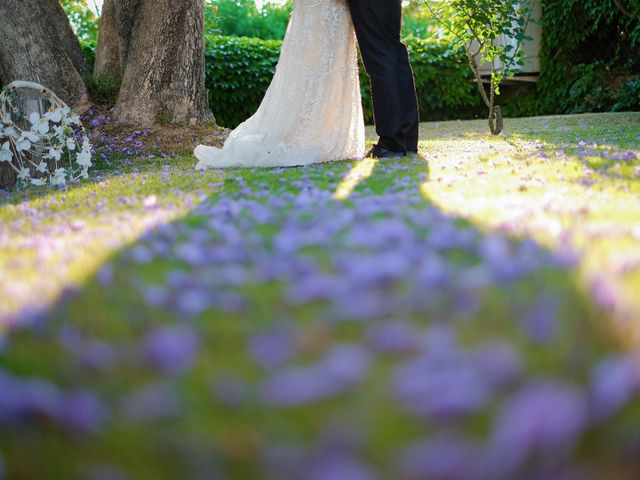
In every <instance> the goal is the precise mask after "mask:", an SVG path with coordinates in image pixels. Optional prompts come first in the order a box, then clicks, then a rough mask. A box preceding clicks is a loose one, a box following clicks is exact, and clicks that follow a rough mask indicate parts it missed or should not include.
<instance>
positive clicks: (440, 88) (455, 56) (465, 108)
mask: <svg viewBox="0 0 640 480" xmlns="http://www.w3.org/2000/svg"><path fill="white" fill-rule="evenodd" d="M406 43H407V46H408V49H409V55H410V56H411V60H412V64H413V69H414V73H415V78H416V89H417V91H418V98H419V103H420V109H421V118H422V120H444V119H451V118H470V117H473V116H475V115H476V114H477V112H478V111H481V110H480V107H481V105H480V102H479V100H478V98H477V96H476V94H475V86H474V85H473V83H471V77H470V73H469V69H468V67H467V65H466V63H465V60H464V53H463V52H461V51H459V50H456V49H453V48H452V47H451V45H450V44H448V43H446V42H440V41H434V40H423V39H419V38H414V37H410V38H408V39H407V40H406ZM281 45H282V43H281V42H280V41H275V40H270V41H265V40H260V39H255V38H238V37H221V36H208V37H207V50H206V52H207V53H206V55H207V88H208V89H209V101H210V104H211V108H212V110H213V112H214V114H215V115H216V119H217V120H218V123H220V124H221V125H224V126H226V127H231V128H232V127H235V126H237V125H238V124H239V123H240V122H242V121H243V120H245V119H247V118H248V117H250V116H251V115H252V114H253V113H254V112H255V111H256V110H257V108H258V106H259V105H260V101H261V100H262V98H263V96H264V94H265V92H266V90H267V88H268V86H269V84H270V82H271V79H272V77H273V74H274V72H275V67H276V64H277V62H278V58H279V54H280V47H281ZM362 72H363V73H362V78H361V83H362V94H363V101H364V110H365V118H366V120H367V122H368V123H371V122H372V121H373V112H372V106H371V89H370V86H369V80H368V78H367V76H366V74H365V73H364V69H362Z"/></svg>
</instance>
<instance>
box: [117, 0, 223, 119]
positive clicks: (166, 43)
mask: <svg viewBox="0 0 640 480" xmlns="http://www.w3.org/2000/svg"><path fill="white" fill-rule="evenodd" d="M116 7H117V8H116V10H117V23H118V35H119V38H120V42H119V45H120V57H121V59H122V60H123V64H124V69H123V80H122V87H121V89H120V95H119V98H118V104H117V105H116V115H117V117H118V118H119V119H120V120H121V121H122V122H123V123H135V124H142V125H149V124H152V123H155V122H158V121H165V122H169V123H188V124H190V125H195V124H199V123H205V122H211V121H214V118H213V114H212V113H211V110H210V109H209V105H208V101H207V91H206V88H205V65H204V18H203V17H204V2H203V0H116Z"/></svg>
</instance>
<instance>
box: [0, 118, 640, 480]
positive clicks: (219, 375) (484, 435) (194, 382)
mask: <svg viewBox="0 0 640 480" xmlns="http://www.w3.org/2000/svg"><path fill="white" fill-rule="evenodd" d="M100 121H102V120H99V122H100ZM143 136H144V135H143ZM135 138H138V136H136V137H132V140H135ZM377 168H378V170H377V174H378V175H381V176H383V177H385V179H386V180H388V181H387V182H386V183H385V187H384V189H383V190H378V186H377V185H376V183H375V181H371V183H365V184H363V185H360V186H359V188H357V189H356V190H355V191H354V192H353V193H352V195H351V196H350V197H349V199H348V200H347V201H344V202H343V201H338V200H336V199H335V198H334V192H335V191H336V190H337V189H338V186H339V185H338V184H339V182H340V180H341V177H342V176H343V174H344V173H345V172H344V171H343V170H344V165H339V164H338V165H335V166H332V167H326V166H313V167H308V168H304V169H300V170H297V171H296V172H297V174H296V175H295V176H296V178H295V179H294V180H286V181H284V182H281V181H279V180H278V178H281V175H282V171H280V170H278V169H276V170H271V171H265V172H261V174H260V175H259V176H252V175H247V177H246V178H244V177H243V176H242V175H240V174H234V173H230V174H227V176H226V178H225V180H224V187H225V188H224V190H223V191H222V192H221V193H215V194H214V196H213V197H212V198H211V199H209V200H205V201H203V202H202V203H201V204H200V205H198V206H197V207H196V208H195V209H194V211H193V212H192V215H191V216H190V217H189V218H188V219H187V220H186V221H182V220H181V221H176V222H174V223H171V224H164V225H161V226H160V227H158V228H157V229H155V230H154V231H151V232H148V233H146V234H145V235H144V236H143V237H142V238H141V239H140V240H139V241H138V242H137V243H136V244H135V245H133V246H131V247H130V248H127V249H126V250H125V251H124V252H123V253H122V254H121V255H120V256H119V257H118V258H117V259H116V260H115V261H113V262H112V263H110V264H109V265H108V266H106V267H105V268H103V270H102V272H101V273H100V274H98V276H97V278H96V284H95V285H94V287H95V288H98V289H100V291H101V292H103V291H107V292H110V291H112V290H115V291H123V292H126V299H125V300H123V302H124V303H123V304H122V305H120V309H121V310H122V312H124V313H123V316H126V320H123V319H122V318H117V319H113V323H112V319H110V318H109V319H104V318H102V320H101V321H103V322H104V323H105V325H102V324H100V323H99V322H97V324H98V326H97V327H96V328H95V330H96V332H102V334H101V335H99V334H97V333H92V335H94V336H89V335H88V334H84V333H83V334H81V333H80V332H79V331H77V330H76V329H74V328H72V327H71V326H70V325H69V324H68V323H67V317H66V315H68V314H70V312H71V314H72V312H73V305H74V300H73V299H72V300H71V301H70V305H71V307H69V308H68V309H65V308H66V307H63V310H62V313H60V316H61V318H62V319H63V321H62V326H61V327H60V328H59V329H58V331H57V335H55V341H54V343H55V347H56V348H57V347H62V350H63V351H64V352H65V355H66V357H65V359H66V361H67V362H68V363H69V364H70V365H72V368H70V369H68V370H65V371H64V373H63V374H61V373H59V372H58V373H56V374H52V375H53V376H59V377H60V379H59V380H60V381H59V382H58V381H56V384H59V385H62V384H65V385H72V386H74V388H70V389H69V390H68V391H67V390H66V389H65V390H64V391H63V389H62V388H59V387H56V386H55V385H54V383H53V382H52V381H48V380H39V379H28V378H18V377H17V376H16V375H15V374H13V373H9V372H8V369H7V371H4V370H0V426H5V425H6V426H10V427H12V428H21V427H23V426H24V425H26V424H29V425H31V426H33V427H34V428H35V430H36V431H38V429H40V428H46V426H47V425H48V424H49V423H53V424H55V425H60V426H62V427H64V428H65V429H68V430H71V431H74V432H82V433H93V434H95V435H96V436H97V438H98V439H100V438H101V437H100V434H101V430H100V427H102V426H103V425H104V424H105V422H108V421H114V422H119V423H117V425H118V427H120V428H122V429H123V431H127V432H128V431H129V430H128V429H133V430H134V431H135V432H137V433H138V434H140V435H143V437H144V438H145V439H146V440H147V441H148V442H149V443H150V444H153V446H154V447H157V448H158V449H159V451H166V452H173V453H171V455H175V456H176V457H175V459H176V464H180V465H185V467H184V468H185V470H184V472H181V473H182V474H183V475H186V476H189V477H193V478H200V477H202V476H204V473H203V471H197V470H198V468H199V467H197V466H198V465H205V464H206V465H209V463H207V462H210V461H211V459H212V458H215V459H216V460H217V459H218V458H219V459H220V465H221V466H220V467H219V468H220V469H221V471H223V472H224V473H223V474H221V475H220V476H221V477H225V478H226V477H230V478H263V477H266V478H279V479H283V480H289V479H291V480H296V479H301V478H305V479H312V480H329V479H331V480H374V479H377V478H406V479H409V480H414V479H415V480H423V479H431V478H434V479H448V480H466V479H469V480H472V479H473V480H494V479H520V478H576V479H582V478H586V476H583V475H582V472H583V470H582V468H583V463H584V462H588V461H595V462H598V461H600V460H602V459H603V458H605V457H607V458H608V456H609V455H610V454H611V453H612V452H616V451H617V449H619V448H623V447H628V446H629V445H633V441H635V440H637V439H638V437H637V435H635V436H634V433H633V432H632V431H631V428H632V427H631V426H633V427H635V426H637V425H638V420H637V419H633V418H632V419H631V420H630V421H629V422H630V423H629V425H631V426H630V427H629V430H627V433H625V434H622V435H621V434H619V433H618V431H617V430H614V429H613V430H610V428H612V427H610V426H609V424H608V422H609V421H610V420H612V419H615V418H617V417H618V416H619V415H625V414H627V413H628V411H629V409H630V408H634V407H635V408H637V406H638V405H639V404H640V364H639V363H638V362H637V361H636V359H635V358H634V357H633V356H631V355H629V354H623V353H619V352H613V351H612V350H614V348H613V347H611V346H610V345H608V344H606V343H604V342H603V341H601V339H599V338H598V337H597V334H596V333H594V332H590V331H589V332H588V331H587V329H589V328H591V325H590V321H591V320H593V318H591V317H589V315H590V313H585V312H586V309H583V308H575V309H574V310H572V308H574V307H575V305H573V303H575V302H581V301H582V297H581V296H579V295H578V294H576V293H575V292H573V291H572V290H571V288H572V284H573V281H572V280H571V278H570V274H571V272H570V269H571V268H572V267H573V266H575V263H576V259H575V256H574V255H573V254H572V252H567V251H560V252H549V251H547V250H545V249H544V248H542V247H540V246H539V245H538V244H536V243H535V242H533V241H531V240H521V241H514V240H513V239H510V238H508V237H507V236H505V235H503V234H499V233H491V234H485V233H483V232H481V231H479V230H478V229H475V228H473V227H472V226H470V225H469V224H468V223H465V222H462V221H460V220H459V219H457V218H454V217H452V216H450V215H446V214H444V213H443V212H441V211H440V210H438V209H437V208H435V207H434V206H433V205H429V204H428V203H426V202H425V200H424V199H423V198H422V197H421V195H420V194H419V192H418V191H417V189H416V188H415V182H416V177H417V175H416V170H418V169H424V165H423V164H422V163H421V162H420V161H418V160H415V161H414V162H413V163H410V162H407V163H404V164H403V163H400V164H386V163H382V164H380V165H379V166H378V167H377ZM292 176H294V175H292ZM256 179H258V180H256ZM423 179H424V178H421V180H423ZM267 180H269V181H270V182H269V183H261V182H266V181H267ZM274 185H275V186H274ZM220 186H221V184H220V185H216V186H215V187H216V188H219V187H220ZM412 187H413V188H412ZM153 204H154V202H153V201H152V200H149V201H148V203H147V205H146V206H145V207H144V208H150V209H152V208H153ZM150 272H152V274H150ZM550 278H551V279H552V281H548V279H550ZM562 279H564V280H562ZM598 291H600V293H601V295H600V296H599V297H598V299H599V300H598V301H599V303H600V304H601V306H604V307H607V305H606V303H607V302H606V300H607V299H608V298H609V297H608V296H607V295H606V293H607V292H605V291H604V288H602V287H599V288H598ZM572 295H573V296H572ZM81 299H82V297H80V299H79V300H81ZM77 300H78V299H77ZM567 311H569V312H571V311H574V313H573V315H574V316H570V317H565V315H566V313H565V312H567ZM575 312H579V315H578V314H577V313H575ZM583 315H584V316H585V317H586V318H585V317H583ZM575 317H579V318H575ZM76 320H77V319H74V325H76V324H77V323H75V321H76ZM69 323H70V322H69ZM92 327H93V324H92V323H91V321H87V320H86V319H85V318H83V328H86V329H87V331H92ZM52 328H53V327H52ZM103 329H104V330H103ZM111 329H112V330H111ZM44 331H45V332H46V331H47V330H46V329H45V330H44ZM104 332H117V334H114V335H117V339H116V338H115V337H114V338H112V337H111V335H110V334H109V333H104ZM123 332H127V334H126V335H124V334H123ZM41 335H42V333H41ZM123 337H124V338H123ZM16 341H18V342H19V339H17V340H16ZM11 346H12V345H11V344H10V345H9V347H8V348H7V352H6V353H4V354H3V353H2V352H1V351H0V355H8V356H9V357H10V356H11V355H12V353H11ZM0 360H1V358H0ZM74 375H75V376H74ZM63 379H64V383H63V382H62V380H63ZM87 384H91V385H92V388H91V389H89V388H88V387H87ZM91 391H94V392H99V393H91ZM5 392H7V393H5ZM108 412H109V413H111V415H108V414H107V413H108ZM113 418H115V420H112V419H113ZM625 418H629V417H628V416H627V417H625ZM165 428H166V430H165ZM167 431H169V432H170V434H169V435H168V434H167ZM628 432H631V433H628ZM600 434H602V435H605V434H606V435H607V439H608V441H607V442H606V443H607V445H604V446H601V447H598V448H599V450H596V451H595V452H593V451H588V448H589V442H588V439H590V438H593V436H597V435H600ZM168 436H171V437H173V438H171V439H167V437H168ZM630 437H631V438H630ZM0 438H4V437H2V434H0ZM8 438H9V439H10V441H16V442H17V441H18V440H15V439H14V438H13V437H8ZM156 442H157V443H156ZM178 444H179V445H180V447H179V448H174V447H175V446H176V445H178ZM585 449H586V450H585ZM585 451H587V453H586V454H585ZM42 453H43V454H44V455H46V454H47V452H42ZM168 455H169V453H168ZM590 455H592V458H589V456H590ZM112 458H116V459H117V458H118V455H114V456H113V457H112ZM594 458H595V460H594ZM194 465H195V466H194ZM238 465H240V467H238ZM227 466H229V472H230V473H229V474H228V475H226V473H227V472H226V471H225V468H226V467H227ZM105 468H107V469H110V468H111V467H105ZM113 468H114V471H117V472H119V471H120V470H119V467H118V466H117V465H115V466H114V467H113ZM245 468H246V469H248V470H244V469H245ZM189 469H191V470H189ZM194 469H195V470H196V474H194V475H189V474H186V473H185V472H190V473H191V472H193V471H194ZM109 471H111V470H109ZM245 471H251V474H249V476H248V477H247V476H246V475H245V476H244V477H242V474H237V473H233V472H245Z"/></svg>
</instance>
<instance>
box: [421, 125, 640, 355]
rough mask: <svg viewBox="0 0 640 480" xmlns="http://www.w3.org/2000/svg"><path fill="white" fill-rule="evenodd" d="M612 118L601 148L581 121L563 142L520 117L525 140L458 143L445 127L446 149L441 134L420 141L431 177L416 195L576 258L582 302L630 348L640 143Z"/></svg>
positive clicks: (639, 268) (638, 262) (637, 265)
mask: <svg viewBox="0 0 640 480" xmlns="http://www.w3.org/2000/svg"><path fill="white" fill-rule="evenodd" d="M616 118H620V119H621V120H622V122H621V125H622V127H621V128H619V129H617V130H616V139H618V140H617V141H616V142H615V143H609V144H603V143H602V139H603V138H607V136H606V132H605V131H604V129H603V127H602V126H601V125H599V124H595V125H591V124H589V123H587V122H586V120H584V119H583V122H582V123H581V127H580V128H581V130H580V133H579V134H578V135H576V133H575V131H573V130H572V131H570V133H568V134H566V135H565V136H564V140H562V139H561V138H556V137H555V135H557V134H558V130H557V129H553V128H550V127H548V128H546V129H545V128H543V126H545V125H548V123H549V121H550V119H547V118H540V119H528V123H527V125H526V128H528V129H530V130H531V133H530V134H526V133H520V132H519V133H514V134H510V135H508V137H507V138H506V139H503V141H502V142H491V143H489V144H487V143H485V142H483V141H482V140H478V141H469V140H466V139H465V140H459V139H458V138H457V135H456V134H455V132H453V131H450V133H449V135H450V137H449V144H448V148H446V147H445V145H447V143H446V142H447V136H444V137H441V138H437V139H427V140H425V141H423V143H422V146H423V148H424V150H426V152H428V153H427V155H428V158H430V159H432V162H431V170H432V174H431V179H430V180H429V181H427V182H424V183H423V184H422V185H421V186H420V190H421V193H422V195H423V197H424V198H426V199H428V200H429V201H430V202H433V203H434V204H435V205H437V206H438V207H439V208H442V209H443V210H444V211H446V212H448V213H450V214H453V215H456V216H460V217H463V218H466V219H469V220H471V221H473V222H474V224H476V225H478V226H479V227H480V228H482V229H484V230H486V231H491V230H497V231H500V232H504V233H508V234H510V235H515V236H521V237H533V238H535V239H536V240H538V241H540V242H542V243H543V244H544V245H547V246H548V247H549V248H552V249H554V250H558V251H561V252H566V254H567V255H568V256H571V255H576V256H578V255H579V256H580V258H581V261H580V263H579V279H580V283H581V284H582V288H583V289H584V290H585V292H586V294H587V296H588V297H590V298H592V299H593V300H594V301H595V302H596V303H598V304H600V305H601V306H605V307H606V308H607V309H611V310H613V311H614V312H615V315H616V322H615V324H616V333H617V334H618V335H619V336H620V337H621V338H624V339H625V340H626V341H630V342H631V343H632V344H634V345H636V346H637V345H640V299H639V298H638V296H637V291H638V289H639V288H640V185H639V184H638V178H640V162H639V161H638V157H639V155H640V139H639V138H638V137H637V132H636V131H635V130H634V129H633V126H632V124H631V123H629V126H627V127H626V130H625V128H624V125H625V124H626V122H625V121H624V120H625V118H626V116H620V117H615V116H613V117H612V119H616ZM558 120H560V119H558ZM564 121H565V122H566V120H564ZM521 125H523V124H522V123H521ZM536 128H537V130H536ZM545 131H548V133H545ZM609 131H611V128H610V126H609ZM534 132H537V133H535V134H534ZM596 137H598V138H597V139H596V140H594V138H596ZM504 140H507V141H504ZM618 142H619V143H618ZM572 252H573V253H572Z"/></svg>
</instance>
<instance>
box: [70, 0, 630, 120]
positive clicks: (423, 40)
mask: <svg viewBox="0 0 640 480" xmlns="http://www.w3.org/2000/svg"><path fill="white" fill-rule="evenodd" d="M87 1H92V0H62V4H63V6H64V8H65V10H66V12H67V14H68V16H69V18H70V20H71V23H72V25H73V27H74V29H75V31H76V32H77V34H78V37H79V38H80V41H81V44H82V46H83V48H84V50H85V54H86V55H87V58H88V60H89V63H90V64H93V60H94V57H95V47H96V43H97V36H98V29H99V19H98V18H97V16H96V15H95V14H94V13H93V12H92V10H91V9H90V8H89V5H88V3H87ZM423 1H427V0H408V1H407V2H405V9H404V27H403V37H404V39H405V43H406V44H407V46H408V47H409V51H410V55H411V60H412V64H413V68H414V72H415V75H416V86H417V90H418V97H419V102H420V107H421V116H422V120H448V119H458V118H459V119H466V118H475V117H478V116H483V115H484V112H483V110H482V108H480V107H481V106H480V99H479V97H478V95H477V94H476V93H475V91H474V88H475V86H474V85H473V83H472V78H471V75H470V73H469V71H468V70H469V69H468V65H467V63H466V60H465V58H464V55H462V54H461V52H459V51H457V50H456V48H455V47H453V46H452V45H451V44H450V43H449V42H448V41H447V39H446V38H443V37H442V35H441V32H439V31H438V30H437V29H436V27H435V26H434V25H435V24H434V22H433V21H432V19H431V18H430V17H429V13H428V11H427V9H426V8H425V7H424V5H423ZM540 1H541V2H542V5H543V18H542V19H541V22H542V24H543V28H544V38H543V45H542V52H541V60H542V72H541V76H540V81H539V82H538V83H537V84H529V85H524V86H519V87H517V88H506V89H504V92H503V93H504V98H503V100H502V103H503V109H504V113H505V115H506V116H531V115H543V114H562V113H580V112H599V111H630V110H640V2H637V1H626V3H625V5H626V6H628V8H627V10H628V11H627V14H629V15H625V14H624V13H623V12H621V11H620V9H618V8H617V7H616V5H615V4H614V2H613V0H606V1H602V0H540ZM622 1H623V2H624V1H625V0H622ZM292 9H293V0H286V1H285V2H284V3H277V4H276V3H268V2H267V3H264V4H262V5H258V4H257V3H256V2H255V0H206V2H205V29H206V39H207V46H206V55H207V88H208V89H209V99H210V102H211V108H212V109H213V111H214V113H215V114H216V118H217V119H218V122H219V123H220V124H221V125H224V126H226V127H235V126H236V125H238V123H240V122H241V121H242V120H244V119H246V118H247V117H248V116H250V115H251V114H252V113H253V112H254V111H255V110H256V109H257V107H258V105H259V103H260V100H261V99H262V97H263V95H264V93H265V91H266V89H267V87H268V85H269V83H270V81H271V77H272V76H273V73H274V71H275V64H276V63H277V60H278V54H279V50H280V45H281V43H280V42H281V40H282V38H283V37H284V34H285V32H286V28H287V24H288V21H289V16H290V14H291V11H292ZM88 82H89V83H90V87H91V91H92V92H93V95H94V101H96V102H97V103H100V104H106V105H108V104H110V103H112V102H114V101H115V98H113V96H114V94H115V93H116V92H117V88H113V86H112V85H109V84H107V85H106V86H104V85H101V84H100V82H96V81H94V80H88ZM362 86H363V97H364V104H365V105H364V106H365V114H366V117H367V121H368V122H371V121H372V120H373V118H372V112H371V102H370V90H369V82H368V79H367V77H366V75H364V74H363V76H362ZM103 87H104V88H103Z"/></svg>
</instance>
